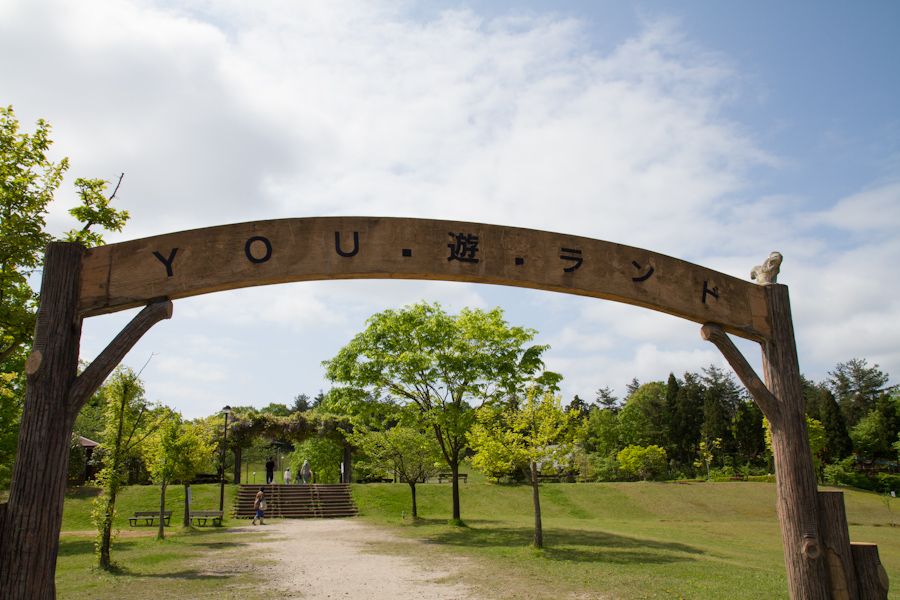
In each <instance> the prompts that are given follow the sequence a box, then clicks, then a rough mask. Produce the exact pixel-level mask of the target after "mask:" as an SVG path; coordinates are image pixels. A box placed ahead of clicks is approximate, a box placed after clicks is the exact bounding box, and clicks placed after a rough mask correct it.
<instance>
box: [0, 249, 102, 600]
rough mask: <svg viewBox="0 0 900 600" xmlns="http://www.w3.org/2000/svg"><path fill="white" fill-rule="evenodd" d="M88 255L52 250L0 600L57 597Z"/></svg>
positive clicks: (4, 541)
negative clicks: (82, 282) (80, 297)
mask: <svg viewBox="0 0 900 600" xmlns="http://www.w3.org/2000/svg"><path fill="white" fill-rule="evenodd" d="M83 252H84V249H83V248H82V247H81V246H80V245H78V244H65V243H52V244H50V246H49V248H48V251H47V254H46V258H45V261H44V274H43V279H42V281H41V304H40V309H39V311H38V316H37V325H36V327H35V339H34V345H33V349H32V353H31V355H30V356H29V358H28V362H27V363H26V367H25V372H26V375H27V378H28V385H27V390H26V392H25V406H24V410H23V412H22V421H21V426H20V430H19V431H20V433H19V441H18V446H17V451H16V460H15V465H14V467H13V475H12V483H11V484H10V488H9V500H8V502H7V506H6V510H5V519H4V522H3V523H0V565H2V568H0V598H15V599H16V600H18V599H22V598H40V599H42V600H44V599H47V598H54V597H55V595H56V586H55V583H54V579H55V573H56V556H57V552H58V550H59V530H60V527H61V525H62V511H63V500H64V498H65V493H66V471H67V468H68V464H69V442H70V437H71V435H72V425H73V424H74V422H75V416H76V415H77V411H73V410H70V406H69V403H68V402H67V401H68V397H69V391H70V389H71V386H72V384H73V381H74V379H75V375H76V369H77V366H78V349H79V344H80V338H81V319H80V318H79V317H78V313H77V305H78V293H79V278H80V273H81V257H82V254H83Z"/></svg>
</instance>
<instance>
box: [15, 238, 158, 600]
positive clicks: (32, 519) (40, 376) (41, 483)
mask: <svg viewBox="0 0 900 600" xmlns="http://www.w3.org/2000/svg"><path fill="white" fill-rule="evenodd" d="M83 255H84V248H83V247H82V246H81V245H79V244H74V243H68V242H53V243H51V244H50V245H49V247H48V248H47V253H46V255H45V258H44V275H43V279H42V281H41V304H40V309H39V310H38V318H37V326H36V327H35V334H34V344H33V348H32V353H31V355H30V356H29V358H28V361H27V363H26V367H25V372H26V375H27V387H26V392H25V408H24V410H23V412H22V424H21V426H20V433H19V443H18V447H17V450H16V462H15V465H14V467H13V476H12V483H11V484H10V488H9V501H8V503H7V505H6V510H5V511H2V512H5V514H3V515H2V518H0V565H2V567H3V568H2V569H0V598H10V599H15V600H22V599H36V600H37V599H40V600H47V599H52V598H54V597H55V596H56V587H55V583H54V579H55V573H56V555H57V552H58V550H59V530H60V526H61V524H62V510H63V500H64V498H65V491H66V472H67V470H68V465H69V442H70V438H71V435H72V425H73V424H74V422H75V417H76V416H77V415H78V411H79V410H80V409H81V406H82V405H83V404H84V402H85V401H86V400H87V398H88V397H90V395H91V394H93V393H94V391H96V389H97V387H99V386H100V384H101V383H102V382H103V380H104V379H105V378H106V376H107V375H109V373H110V371H112V369H114V368H115V366H116V365H117V364H118V363H119V361H120V360H121V359H122V357H124V356H125V354H126V353H127V352H128V350H130V349H131V347H132V346H133V345H134V343H135V342H137V340H138V339H140V337H141V335H143V333H144V332H146V331H147V330H148V329H149V328H150V327H151V326H152V325H153V324H154V323H156V322H158V321H159V320H161V319H164V318H169V317H170V316H171V314H172V306H171V302H168V301H163V302H158V303H156V304H154V305H151V306H149V307H147V308H145V309H144V310H143V311H142V312H141V313H140V314H139V315H138V316H137V317H135V318H134V320H132V322H131V323H129V324H128V326H127V327H126V328H125V329H124V330H123V331H122V333H120V334H119V335H118V336H116V338H115V339H114V340H113V341H112V342H111V343H110V345H109V346H108V347H107V348H106V349H105V350H104V351H103V352H102V353H101V354H100V356H98V357H97V359H96V360H95V361H94V362H93V363H91V366H90V367H88V369H86V370H85V371H84V373H82V374H81V376H77V377H76V375H77V367H78V351H79V346H80V343H81V317H80V316H79V314H78V295H79V289H80V281H81V277H80V276H81V264H82V258H83Z"/></svg>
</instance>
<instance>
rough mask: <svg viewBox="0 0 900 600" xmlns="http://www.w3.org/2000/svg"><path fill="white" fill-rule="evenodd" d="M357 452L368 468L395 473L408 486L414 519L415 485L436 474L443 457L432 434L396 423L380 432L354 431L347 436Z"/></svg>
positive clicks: (415, 513)
mask: <svg viewBox="0 0 900 600" xmlns="http://www.w3.org/2000/svg"><path fill="white" fill-rule="evenodd" d="M348 439H349V441H350V442H351V443H352V444H353V445H354V446H356V447H357V448H359V449H361V450H362V451H363V452H364V453H365V455H366V457H367V458H368V461H369V463H370V465H371V466H374V467H376V468H379V469H382V470H384V471H388V472H391V473H395V474H396V475H397V476H398V477H399V478H400V480H401V481H405V482H406V484H407V485H408V486H409V493H410V498H411V513H410V514H411V515H412V518H413V519H416V518H418V516H419V508H418V503H417V502H416V484H418V483H420V482H422V481H425V480H426V479H427V478H429V477H432V476H433V475H435V474H437V472H438V471H439V470H440V465H441V462H442V459H443V457H442V456H441V450H440V448H438V445H437V442H436V441H435V439H434V435H433V434H432V433H431V432H427V433H426V432H423V431H421V430H420V429H419V428H418V427H416V426H415V425H409V424H399V425H395V426H393V427H390V428H388V429H385V430H383V431H373V430H369V429H365V428H361V429H358V430H356V431H354V432H353V433H351V434H350V435H349V437H348Z"/></svg>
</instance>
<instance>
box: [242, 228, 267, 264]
mask: <svg viewBox="0 0 900 600" xmlns="http://www.w3.org/2000/svg"><path fill="white" fill-rule="evenodd" d="M253 242H262V243H263V244H264V245H265V247H266V253H265V254H264V255H262V256H261V257H256V256H253V252H252V250H251V249H252V247H253ZM244 254H246V255H247V260H249V261H250V262H252V263H254V264H257V265H258V264H260V263H264V262H266V261H267V260H269V259H270V258H272V242H270V241H269V239H268V238H265V237H263V236H261V235H255V236H253V237H252V238H250V239H248V240H247V243H246V244H244Z"/></svg>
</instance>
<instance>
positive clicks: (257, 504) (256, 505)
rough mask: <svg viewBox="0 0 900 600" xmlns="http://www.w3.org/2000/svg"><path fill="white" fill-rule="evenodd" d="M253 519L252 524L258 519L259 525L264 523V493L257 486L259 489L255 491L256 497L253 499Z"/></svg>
mask: <svg viewBox="0 0 900 600" xmlns="http://www.w3.org/2000/svg"><path fill="white" fill-rule="evenodd" d="M253 510H254V513H253V521H252V524H253V525H256V520H257V519H259V524H260V525H265V524H266V522H265V521H264V519H265V516H266V493H265V492H264V491H263V489H262V488H259V491H258V492H256V498H254V500H253Z"/></svg>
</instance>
